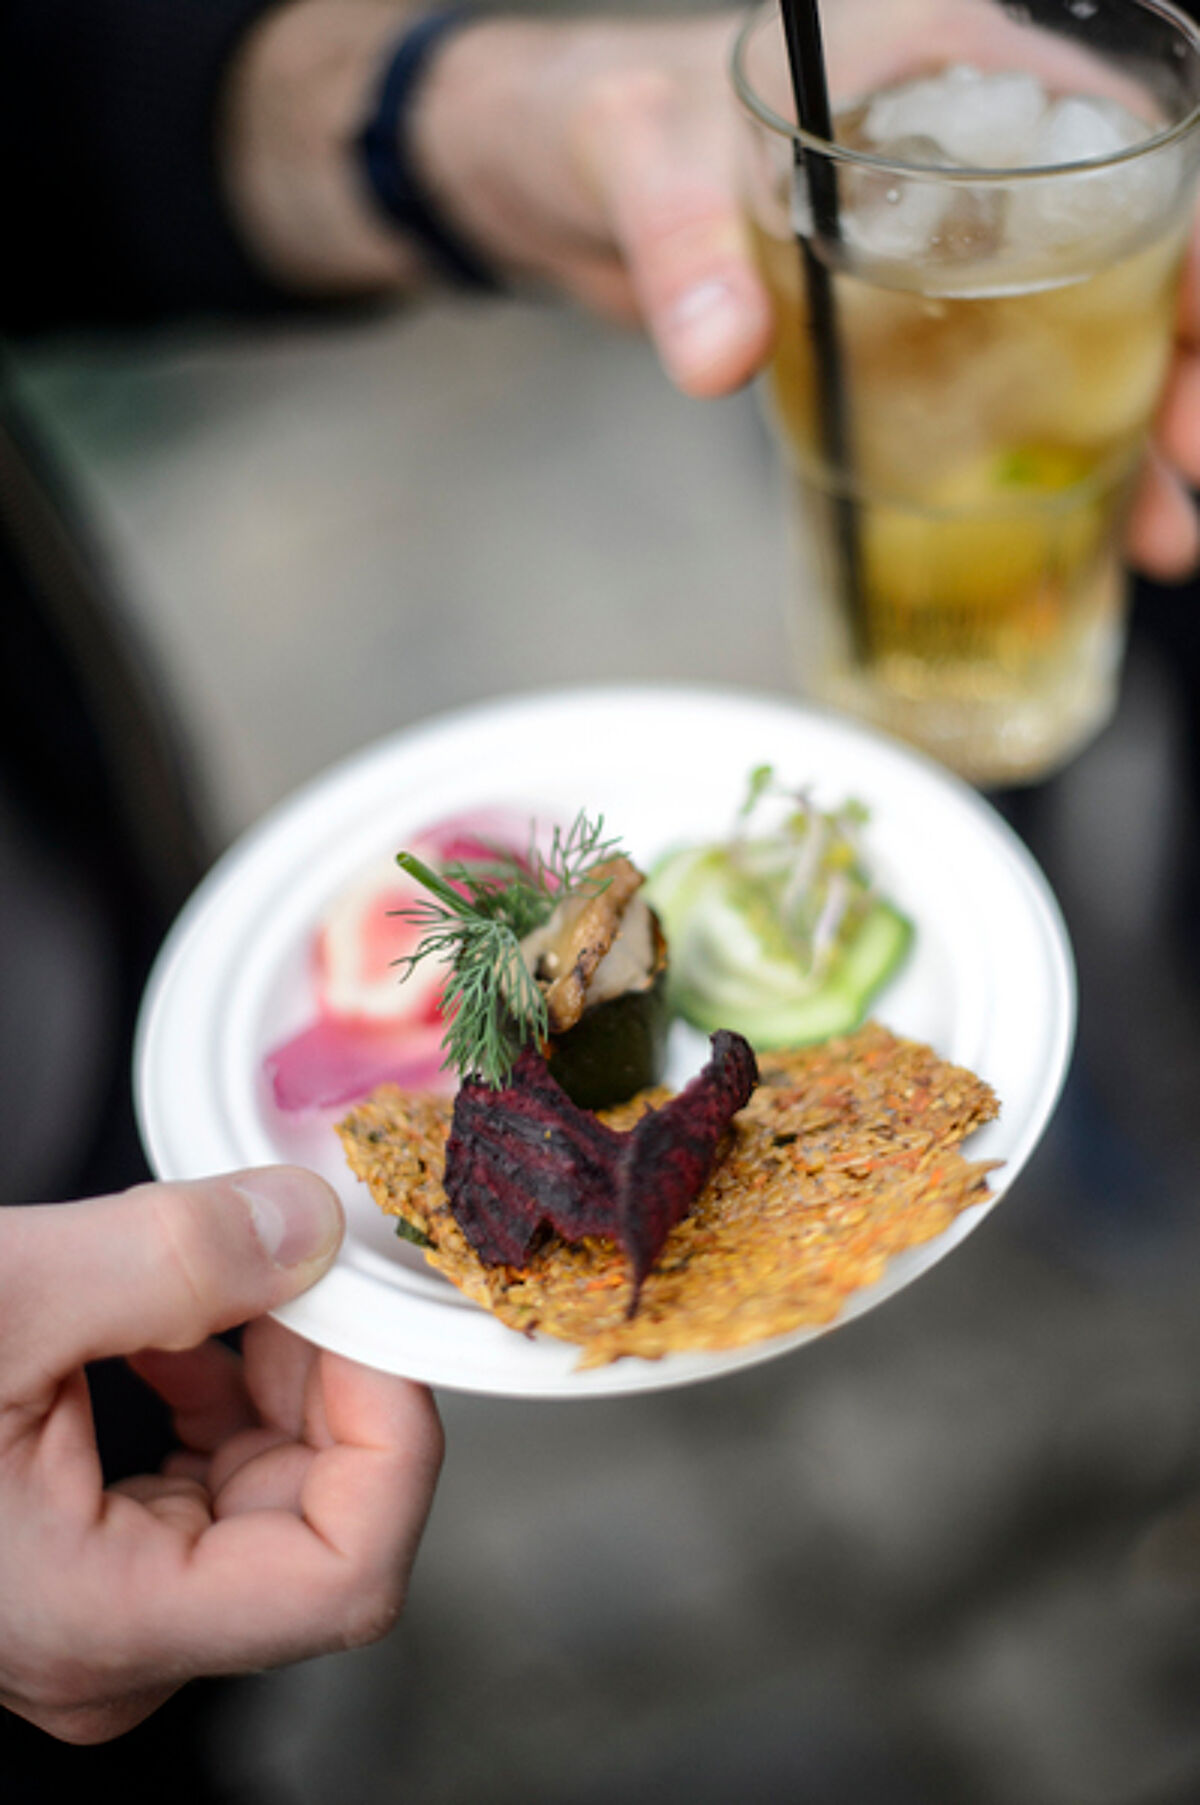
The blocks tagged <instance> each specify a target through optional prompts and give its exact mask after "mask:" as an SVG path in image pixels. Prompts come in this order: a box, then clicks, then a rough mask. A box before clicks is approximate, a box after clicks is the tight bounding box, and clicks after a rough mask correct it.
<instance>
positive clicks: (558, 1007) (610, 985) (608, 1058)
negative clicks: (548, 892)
mask: <svg viewBox="0 0 1200 1805" xmlns="http://www.w3.org/2000/svg"><path fill="white" fill-rule="evenodd" d="M595 878H596V882H595V883H594V884H591V885H589V887H588V890H587V892H586V893H585V894H579V895H575V896H571V897H568V898H567V899H566V901H565V902H563V903H561V904H560V905H559V907H558V908H557V909H555V911H554V912H553V914H552V915H551V916H550V917H549V918H548V919H547V920H546V921H545V922H544V923H543V924H542V926H541V927H539V928H536V929H535V930H534V931H533V933H531V934H529V935H527V936H526V938H525V939H524V940H523V941H522V942H521V951H522V955H523V957H524V959H525V963H526V965H527V966H528V967H529V970H530V971H531V972H532V973H533V975H534V977H535V979H536V980H537V982H538V983H539V984H540V985H541V986H542V988H543V991H544V994H545V998H546V1009H547V1015H548V1017H549V1024H550V1043H549V1047H548V1050H547V1051H548V1057H549V1064H550V1069H551V1071H552V1072H553V1074H554V1076H555V1077H556V1078H557V1080H558V1082H559V1083H560V1084H561V1085H562V1087H563V1089H564V1090H565V1091H566V1092H567V1094H568V1096H569V1097H570V1098H571V1100H572V1101H573V1102H574V1103H577V1104H578V1105H579V1106H580V1107H581V1108H583V1109H605V1108H608V1107H609V1106H610V1105H612V1104H614V1103H621V1102H624V1101H625V1099H626V1098H627V1097H631V1096H633V1094H634V1092H635V1091H639V1090H643V1089H645V1088H646V1087H647V1086H649V1085H652V1084H657V1083H658V1082H659V1081H660V1079H661V1077H662V1071H663V1065H664V1061H665V1055H666V1038H667V1026H668V1019H669V1017H668V1005H667V986H666V978H667V943H666V938H665V936H664V934H663V931H662V927H661V925H660V923H659V920H658V917H657V915H656V914H655V913H654V911H653V909H652V908H651V907H650V905H649V903H648V902H647V901H646V899H645V897H644V896H643V895H642V894H641V889H642V885H643V883H644V882H645V879H644V877H643V875H642V873H641V872H640V871H639V870H638V869H637V867H636V866H635V865H633V864H632V863H631V861H630V860H629V859H626V858H616V859H610V860H609V861H608V862H607V863H606V864H604V865H602V866H600V867H598V868H597V871H596V873H595Z"/></svg>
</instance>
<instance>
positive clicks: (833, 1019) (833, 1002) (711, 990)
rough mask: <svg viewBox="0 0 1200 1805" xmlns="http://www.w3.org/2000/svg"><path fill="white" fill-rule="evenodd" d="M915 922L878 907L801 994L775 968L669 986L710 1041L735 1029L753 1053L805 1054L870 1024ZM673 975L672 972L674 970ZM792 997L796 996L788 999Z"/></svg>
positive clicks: (679, 980)
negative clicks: (814, 1044)
mask: <svg viewBox="0 0 1200 1805" xmlns="http://www.w3.org/2000/svg"><path fill="white" fill-rule="evenodd" d="M912 933H913V930H912V923H911V922H910V921H909V920H908V918H907V916H904V915H902V914H901V913H900V911H899V910H898V909H896V908H894V907H893V906H892V904H891V903H889V902H877V903H874V904H873V905H872V907H871V909H870V911H869V913H868V914H867V915H866V917H865V918H864V920H863V922H862V924H861V926H860V927H859V928H858V929H857V930H856V931H855V933H854V934H853V935H852V936H851V938H850V939H849V940H847V942H846V944H845V945H844V946H843V947H842V948H841V949H840V951H839V952H838V954H837V956H836V958H835V959H834V960H833V962H832V964H831V965H830V968H829V971H828V973H827V974H826V976H825V978H824V979H823V981H822V982H821V983H820V984H819V985H818V986H817V987H816V988H815V989H813V990H810V991H808V992H807V993H806V994H803V995H800V994H795V983H794V974H793V973H792V972H789V971H788V970H787V969H786V968H783V967H780V966H778V965H776V964H775V963H774V962H770V963H768V962H763V963H762V964H760V966H759V967H758V970H757V972H755V973H753V974H752V973H750V972H748V971H747V972H744V973H743V974H742V975H741V978H740V981H739V976H738V974H737V973H735V972H734V971H732V970H730V969H727V971H726V972H725V973H724V974H723V976H722V978H721V980H720V981H718V982H708V981H706V977H707V974H705V973H703V971H701V972H697V971H696V970H695V967H694V966H693V967H692V968H691V970H692V975H691V976H686V975H683V974H680V975H678V976H676V978H675V979H674V981H673V983H672V987H671V996H672V1001H673V1003H674V1006H675V1008H676V1009H677V1010H678V1012H679V1014H680V1015H682V1016H683V1017H684V1019H685V1020H686V1021H689V1022H691V1023H692V1025H693V1026H694V1027H697V1028H703V1029H704V1031H705V1032H706V1033H708V1034H712V1033H715V1032H716V1030H717V1029H718V1028H733V1029H735V1030H736V1031H737V1032H738V1033H739V1034H744V1035H745V1037H746V1039H747V1040H748V1041H749V1042H750V1044H751V1046H755V1047H761V1048H769V1047H799V1046H804V1045H806V1044H807V1043H809V1042H811V1041H817V1040H828V1039H829V1038H830V1037H831V1036H832V1035H835V1034H848V1033H849V1032H850V1030H851V1029H852V1028H857V1027H858V1025H859V1023H860V1022H861V1021H862V1020H863V1019H864V1018H865V1016H866V1013H867V1010H868V1008H869V1007H870V1004H871V1000H872V998H873V997H874V996H875V995H876V993H877V992H878V991H879V990H881V989H882V987H883V986H884V984H886V983H887V981H888V979H889V978H890V977H892V976H893V975H894V974H895V972H897V971H898V970H899V968H900V966H901V965H902V964H903V962H904V959H905V957H906V955H907V953H908V949H909V947H910V945H911V944H912ZM673 969H674V968H673ZM789 992H792V994H789Z"/></svg>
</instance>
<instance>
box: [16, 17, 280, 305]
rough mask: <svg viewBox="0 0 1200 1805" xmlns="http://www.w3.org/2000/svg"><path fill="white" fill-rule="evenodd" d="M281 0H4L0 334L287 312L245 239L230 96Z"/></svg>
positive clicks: (278, 293) (277, 292)
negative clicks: (227, 137)
mask: <svg viewBox="0 0 1200 1805" xmlns="http://www.w3.org/2000/svg"><path fill="white" fill-rule="evenodd" d="M272 4H273V0H0V157H2V159H3V161H2V164H0V167H3V168H4V170H5V171H6V172H7V179H6V182H5V223H6V229H7V230H6V235H7V241H8V253H7V255H6V257H5V260H4V261H5V276H4V282H3V283H2V284H0V325H2V326H3V327H4V329H5V330H6V331H8V332H13V331H21V332H30V331H42V330H44V329H45V328H47V327H50V326H59V325H63V324H77V323H82V324H85V325H95V324H101V323H105V322H112V321H122V322H132V321H145V320H152V319H157V318H161V317H163V316H165V315H169V314H172V313H178V312H181V311H186V312H189V313H195V312H197V311H209V310H212V309H231V308H233V309H239V310H246V309H251V310H253V309H262V308H264V307H275V306H278V305H279V304H280V303H281V302H284V301H286V297H285V296H283V295H282V294H281V293H280V291H278V290H277V289H275V288H274V287H273V286H272V284H271V283H270V282H268V281H267V280H266V279H265V278H264V277H263V276H262V274H261V273H260V272H258V271H257V270H256V269H255V267H254V265H253V263H252V261H251V260H250V258H249V257H248V256H247V255H246V253H245V251H244V250H243V248H242V246H241V244H240V243H239V241H238V238H237V235H236V233H235V231H234V230H233V226H232V223H231V221H230V218H229V215H228V211H227V208H226V204H225V197H224V194H223V192H222V187H221V179H220V171H219V169H218V166H217V157H216V148H215V136H216V134H215V122H216V117H217V111H218V108H219V105H220V87H221V79H222V75H223V72H224V70H225V68H226V66H227V64H228V61H229V58H230V56H231V54H232V52H233V51H234V49H235V48H236V46H237V44H238V43H239V41H240V39H241V37H242V35H243V33H244V32H245V31H246V29H247V27H248V26H249V25H251V24H252V23H253V22H254V20H255V19H257V18H258V17H260V16H261V15H262V14H264V13H265V12H267V11H268V10H270V7H271V5H272Z"/></svg>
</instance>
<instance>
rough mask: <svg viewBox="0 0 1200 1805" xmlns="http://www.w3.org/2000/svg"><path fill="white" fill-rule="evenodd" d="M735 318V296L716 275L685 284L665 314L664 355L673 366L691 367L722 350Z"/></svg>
mask: <svg viewBox="0 0 1200 1805" xmlns="http://www.w3.org/2000/svg"><path fill="white" fill-rule="evenodd" d="M738 322H739V310H738V304H737V298H736V296H735V295H734V292H733V290H732V288H731V287H730V286H729V284H728V282H722V281H719V280H716V279H713V280H710V281H707V282H701V283H699V284H698V285H697V286H696V287H695V288H689V289H688V291H687V293H686V294H684V295H682V296H681V297H680V299H679V300H678V301H676V303H675V306H674V307H673V308H672V310H671V312H670V313H669V314H668V315H667V321H666V331H667V346H668V355H669V357H670V360H671V363H672V365H673V366H674V367H677V368H684V367H686V368H688V369H694V368H695V367H696V365H698V364H701V363H703V362H705V361H706V359H708V358H710V357H713V356H716V355H718V354H719V353H721V352H724V351H725V350H726V349H727V348H728V345H729V340H730V336H731V334H732V333H733V332H734V331H735V330H736V328H737V326H738Z"/></svg>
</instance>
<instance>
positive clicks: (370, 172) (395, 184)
mask: <svg viewBox="0 0 1200 1805" xmlns="http://www.w3.org/2000/svg"><path fill="white" fill-rule="evenodd" d="M473 16H474V15H473V13H472V12H471V11H470V9H469V8H464V7H454V8H450V9H449V10H447V11H445V12H436V13H428V14H426V16H425V17H424V18H423V19H420V20H418V22H417V23H416V24H415V25H412V26H410V27H409V29H408V30H407V31H406V32H405V33H404V34H403V36H402V37H401V38H400V40H399V42H398V43H397V44H396V46H395V48H394V49H393V51H392V53H391V55H390V56H389V58H388V61H387V63H386V65H385V67H384V72H383V81H382V85H381V87H380V89H379V99H378V102H377V104H376V107H375V112H374V114H373V115H372V117H371V118H370V119H369V120H368V122H367V124H366V126H364V128H363V131H362V133H361V135H360V137H359V140H358V148H359V151H360V153H361V157H362V165H363V172H364V174H365V176H366V179H367V184H368V187H369V188H370V191H371V193H372V195H373V196H374V199H375V201H376V204H377V205H378V206H379V207H380V208H381V209H382V211H383V212H384V214H385V215H386V216H387V218H388V220H389V221H390V222H391V223H392V224H393V225H395V226H399V227H400V229H401V231H402V232H404V233H406V234H407V235H408V236H409V237H410V238H412V239H414V240H415V241H416V242H417V244H419V245H420V247H421V249H422V250H423V251H425V252H426V254H427V255H428V257H429V259H430V261H431V262H432V263H434V264H435V265H436V266H437V268H438V269H439V270H440V271H441V273H442V274H443V275H444V276H447V277H449V278H450V280H451V281H453V282H455V283H456V284H457V285H458V286H459V287H461V288H476V289H487V290H491V291H492V292H495V291H496V290H497V289H498V288H499V287H500V284H499V282H498V281H497V280H496V277H495V276H494V275H493V273H492V271H491V270H490V269H489V268H488V267H487V265H486V264H485V263H484V262H483V260H482V258H480V257H478V256H477V255H476V253H475V252H474V251H473V250H472V249H471V248H470V247H469V246H468V245H466V244H464V243H463V241H462V240H461V239H460V238H459V237H458V235H457V233H455V232H454V231H452V230H451V228H450V227H449V226H448V225H447V224H446V222H445V221H444V220H443V219H441V218H440V217H439V215H438V210H437V208H436V207H435V206H434V204H433V202H432V200H431V199H430V198H429V196H428V194H427V193H426V191H425V187H424V184H423V183H422V181H421V179H420V177H419V175H418V174H417V171H416V167H415V165H414V162H413V157H412V146H411V142H410V131H409V123H410V118H411V112H412V100H413V96H414V95H415V93H416V90H417V88H418V87H419V85H420V82H421V78H422V76H423V75H424V74H425V71H426V69H427V67H428V64H429V59H430V57H431V55H432V53H433V52H434V51H435V50H436V48H437V47H438V45H439V44H440V43H441V41H442V39H443V38H444V37H445V36H446V35H447V34H448V33H449V32H451V31H455V30H457V29H458V27H459V26H460V25H463V24H465V23H466V22H467V21H468V20H470V19H471V18H472V17H473Z"/></svg>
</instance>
